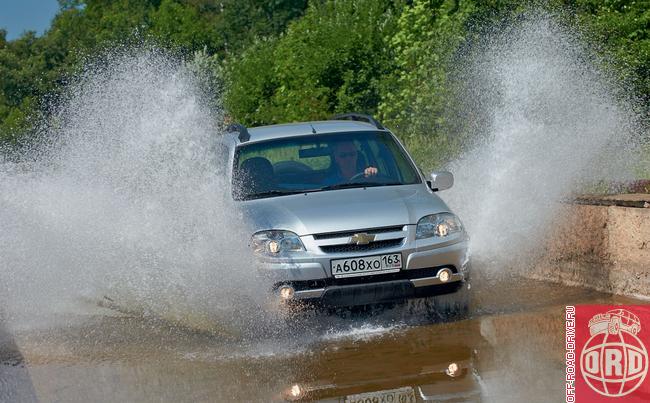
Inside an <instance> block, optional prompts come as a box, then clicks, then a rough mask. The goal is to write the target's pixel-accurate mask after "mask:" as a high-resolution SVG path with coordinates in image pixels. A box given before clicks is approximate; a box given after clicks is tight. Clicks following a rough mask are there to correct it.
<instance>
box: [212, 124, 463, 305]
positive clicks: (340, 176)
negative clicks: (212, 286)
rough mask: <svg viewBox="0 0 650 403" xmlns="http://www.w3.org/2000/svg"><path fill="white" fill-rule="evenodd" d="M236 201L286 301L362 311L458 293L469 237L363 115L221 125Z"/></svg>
mask: <svg viewBox="0 0 650 403" xmlns="http://www.w3.org/2000/svg"><path fill="white" fill-rule="evenodd" d="M227 132H228V133H227V134H226V135H225V136H223V138H222V141H223V143H222V145H223V146H225V147H224V151H226V152H227V153H228V158H229V161H230V162H231V163H230V164H229V166H230V168H229V169H230V171H229V174H230V175H231V178H232V185H233V186H232V193H233V197H234V198H235V200H237V201H239V202H240V203H241V206H242V208H243V210H244V212H245V214H246V216H247V217H249V218H250V225H251V227H252V228H251V236H252V237H251V248H252V249H253V251H254V253H255V254H256V255H257V257H258V258H259V260H260V261H261V265H262V267H263V268H264V269H265V272H266V274H267V275H268V276H270V277H271V279H272V281H273V283H274V287H273V292H274V293H276V294H277V296H278V298H279V299H281V300H282V301H285V302H315V303H318V304H320V305H324V306H329V307H338V306H354V305H370V304H376V303H384V302H395V301H403V300H407V299H411V298H418V297H425V296H432V295H440V294H451V293H456V294H454V295H455V296H459V295H461V294H462V293H463V292H465V293H466V291H467V289H468V288H469V282H468V280H469V254H468V236H467V234H466V232H465V230H464V228H463V225H462V224H461V222H460V220H459V219H458V217H456V216H455V215H454V214H453V213H452V212H451V210H450V209H449V207H447V205H446V204H445V203H444V202H443V201H442V200H441V199H440V198H439V197H438V196H437V195H436V192H437V191H440V190H444V189H447V188H449V187H451V186H452V184H453V176H452V175H451V174H450V173H448V172H434V173H433V174H431V177H430V179H429V180H427V179H426V178H425V176H424V175H423V174H422V172H421V171H420V170H419V169H418V168H417V167H416V165H415V163H414V162H413V159H412V158H411V157H410V156H409V154H408V153H407V152H406V150H405V149H404V147H403V146H402V144H401V143H400V142H399V140H398V139H397V138H396V137H395V136H394V135H393V134H392V133H391V132H390V131H389V130H387V129H386V128H384V127H383V126H382V125H381V124H380V123H379V122H377V121H376V120H375V119H373V118H372V117H370V116H366V115H359V114H346V115H340V116H337V117H335V118H334V119H333V120H329V121H318V122H305V123H293V124H284V125H273V126H263V127H254V128H248V129H247V128H246V127H244V126H242V125H239V124H234V125H231V126H229V129H228V130H227Z"/></svg>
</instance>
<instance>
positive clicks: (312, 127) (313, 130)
mask: <svg viewBox="0 0 650 403" xmlns="http://www.w3.org/2000/svg"><path fill="white" fill-rule="evenodd" d="M309 126H311V132H312V134H316V129H314V125H312V124H311V123H310V124H309Z"/></svg>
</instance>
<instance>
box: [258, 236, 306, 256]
mask: <svg viewBox="0 0 650 403" xmlns="http://www.w3.org/2000/svg"><path fill="white" fill-rule="evenodd" d="M251 246H252V248H253V251H254V252H255V253H257V254H258V255H263V256H272V257H280V256H284V255H286V254H287V253H290V252H299V251H304V250H305V247H304V246H303V244H302V242H301V241H300V237H298V235H296V234H294V233H293V232H291V231H260V232H257V233H255V234H253V238H252V239H251Z"/></svg>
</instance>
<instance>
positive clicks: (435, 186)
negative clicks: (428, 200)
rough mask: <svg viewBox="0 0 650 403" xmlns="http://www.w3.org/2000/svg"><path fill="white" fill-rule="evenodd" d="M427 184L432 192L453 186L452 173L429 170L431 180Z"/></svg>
mask: <svg viewBox="0 0 650 403" xmlns="http://www.w3.org/2000/svg"><path fill="white" fill-rule="evenodd" d="M427 184H428V185H429V187H430V188H431V190H433V191H434V192H437V191H439V190H446V189H449V188H450V187H452V186H454V175H453V174H452V173H451V172H447V171H433V172H431V180H430V181H427Z"/></svg>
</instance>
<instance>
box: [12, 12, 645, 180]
mask: <svg viewBox="0 0 650 403" xmlns="http://www.w3.org/2000/svg"><path fill="white" fill-rule="evenodd" d="M540 2H543V4H544V7H548V8H550V9H555V8H557V9H560V10H563V11H565V12H564V15H568V16H569V17H567V19H568V20H569V22H570V23H571V24H576V25H577V26H578V27H581V28H582V31H583V32H586V33H587V34H588V38H589V39H590V40H591V41H592V42H593V43H594V44H598V45H599V46H600V49H599V51H600V53H601V54H602V55H604V56H605V60H608V61H609V63H610V65H611V67H612V69H613V71H615V72H616V74H618V75H619V76H620V77H621V78H622V79H623V80H625V81H626V82H627V83H632V84H633V85H634V88H636V95H637V96H639V97H641V98H644V99H645V100H646V105H650V102H648V101H650V33H649V32H650V29H649V28H650V7H648V5H647V1H638V0H546V1H544V0H528V1H526V2H521V1H516V0H481V1H479V0H312V1H310V2H309V3H308V2H307V0H270V1H269V0H111V1H105V0H60V1H59V3H60V9H59V12H58V14H57V15H56V17H55V18H54V20H53V21H52V26H51V28H50V29H49V30H48V31H47V32H46V33H45V34H44V35H43V36H41V37H37V36H36V35H35V34H34V33H33V32H27V33H25V34H24V35H23V36H21V37H20V38H18V39H15V40H11V41H7V40H6V33H5V32H4V31H2V30H0V142H2V141H10V142H15V141H17V140H18V139H19V138H20V136H21V135H22V134H23V133H25V132H27V131H28V129H29V128H30V126H31V125H32V124H33V122H34V121H36V120H38V119H39V114H41V113H46V111H47V108H46V107H47V104H48V102H50V101H51V100H52V99H54V100H55V99H56V96H57V93H59V92H61V91H65V84H66V77H68V76H70V75H72V74H74V73H75V71H76V70H77V69H79V68H80V67H81V66H82V65H83V63H84V60H86V59H87V58H88V57H92V56H93V55H95V54H96V53H97V52H98V51H99V50H101V49H102V48H104V47H111V46H115V45H116V44H118V45H119V44H122V45H124V44H126V45H128V44H129V43H130V42H131V41H135V42H136V43H139V41H153V42H155V43H158V44H159V46H163V47H167V48H171V49H174V50H175V51H176V52H178V53H179V54H181V55H185V56H186V58H187V59H188V66H189V67H190V68H191V69H192V70H194V71H195V72H196V73H197V75H198V77H199V80H200V82H201V83H203V84H204V85H205V86H206V87H208V88H210V91H208V92H207V93H208V94H212V95H213V97H214V101H213V102H214V105H218V104H219V99H220V98H221V97H223V103H224V104H225V106H226V107H227V110H228V113H229V115H230V119H234V120H239V121H241V122H243V123H245V124H249V125H253V124H268V123H281V122H288V121H295V120H305V119H323V118H327V117H329V116H330V115H332V114H335V113H339V112H350V111H357V112H366V113H371V114H377V115H378V116H379V117H380V119H382V120H383V121H384V122H385V123H386V124H387V125H388V126H389V127H391V129H394V131H395V132H396V133H397V134H398V135H399V136H400V137H401V139H402V140H403V141H404V142H405V143H406V144H407V146H409V149H410V150H411V151H412V152H413V153H414V155H415V156H416V159H417V160H418V162H420V163H421V164H422V165H423V166H425V167H426V168H427V169H429V168H433V167H437V166H441V165H443V164H444V163H445V162H446V161H445V159H444V158H449V157H451V156H453V155H454V153H455V152H458V151H459V149H460V144H461V143H462V141H463V139H462V138H461V137H459V133H462V132H463V130H462V128H458V127H452V126H451V124H452V123H453V122H457V121H459V120H460V119H453V118H452V119H450V118H449V116H447V115H446V113H447V112H446V111H449V110H450V109H453V108H450V107H449V105H453V104H454V103H455V102H457V100H455V99H453V94H454V93H455V91H454V88H453V86H454V85H456V83H455V82H454V81H453V80H452V79H451V77H450V76H451V73H452V66H453V60H454V58H455V57H456V56H457V55H458V54H459V53H460V52H462V51H463V48H464V47H465V46H467V43H468V42H471V41H472V40H473V38H475V37H476V36H477V35H480V29H477V27H480V26H494V25H495V24H496V25H497V26H498V24H499V23H502V22H503V21H508V20H509V18H517V15H518V14H519V13H521V12H524V11H525V10H526V9H530V8H531V7H538V6H539V4H540ZM566 10H569V12H568V13H567V12H566ZM223 85H225V88H224V87H223ZM648 109H649V110H650V107H648ZM646 113H650V112H649V111H646ZM443 156H445V157H443Z"/></svg>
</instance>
